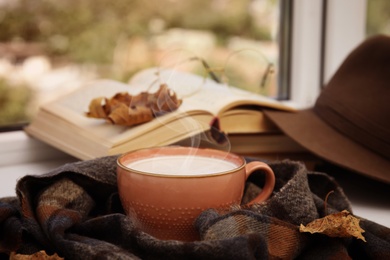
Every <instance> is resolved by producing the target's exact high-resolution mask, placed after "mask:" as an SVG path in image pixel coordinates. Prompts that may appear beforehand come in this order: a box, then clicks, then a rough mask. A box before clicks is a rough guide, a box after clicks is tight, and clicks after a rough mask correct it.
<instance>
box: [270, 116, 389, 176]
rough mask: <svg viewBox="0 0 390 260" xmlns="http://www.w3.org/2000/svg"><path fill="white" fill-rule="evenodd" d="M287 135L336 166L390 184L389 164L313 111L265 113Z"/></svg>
mask: <svg viewBox="0 0 390 260" xmlns="http://www.w3.org/2000/svg"><path fill="white" fill-rule="evenodd" d="M264 112H265V115H266V116H267V117H268V118H269V119H271V120H272V121H273V122H274V123H275V124H276V125H277V126H278V127H279V128H280V129H281V130H282V131H283V132H284V133H285V134H286V135H288V136H289V137H291V138H292V139H293V140H295V141H296V142H297V143H299V144H300V145H302V146H303V147H304V148H306V149H307V150H309V151H310V152H312V153H313V154H315V155H317V156H318V157H320V158H322V159H325V160H327V161H329V162H331V163H333V164H336V165H339V166H342V167H345V168H347V169H349V170H352V171H355V172H358V173H361V174H363V175H366V176H368V177H371V178H374V179H377V180H380V181H384V182H387V183H390V161H389V160H387V159H386V158H384V157H382V156H380V155H378V154H376V153H374V152H372V151H371V150H369V149H367V148H365V147H364V146H362V145H360V144H358V143H356V142H354V141H352V140H351V139H349V138H348V137H346V136H344V135H343V134H341V133H340V132H338V131H337V130H335V129H334V128H333V127H331V126H329V125H328V124H327V123H326V122H324V121H323V120H322V119H321V118H319V117H318V116H317V115H316V114H315V112H314V111H313V109H306V110H301V111H297V112H281V111H271V110H268V111H264Z"/></svg>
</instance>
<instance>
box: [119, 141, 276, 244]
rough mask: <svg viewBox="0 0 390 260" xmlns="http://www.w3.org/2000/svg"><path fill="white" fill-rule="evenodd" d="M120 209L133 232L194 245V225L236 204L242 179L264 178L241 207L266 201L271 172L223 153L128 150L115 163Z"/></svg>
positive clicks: (178, 149)
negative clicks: (212, 211)
mask: <svg viewBox="0 0 390 260" xmlns="http://www.w3.org/2000/svg"><path fill="white" fill-rule="evenodd" d="M117 162H118V167H117V183H118V192H119V195H120V198H121V202H122V206H123V209H124V210H125V212H126V214H127V215H128V216H129V217H130V218H131V219H132V220H133V221H134V223H135V224H136V225H137V227H138V228H139V229H140V230H142V231H144V232H146V233H148V234H150V235H152V236H154V237H156V238H159V239H167V240H170V239H175V240H181V241H195V240H199V239H200V236H199V233H198V231H197V229H196V228H195V226H194V222H195V220H196V219H197V218H198V216H199V215H200V214H201V213H202V212H203V211H205V210H207V209H216V210H218V211H221V212H222V211H224V212H225V211H229V210H230V209H231V207H233V206H237V205H240V203H241V201H242V196H243V194H244V189H245V182H246V179H247V178H248V177H249V176H250V175H251V174H252V173H254V172H256V171H259V172H260V173H261V174H264V175H265V183H264V186H263V188H262V190H261V192H260V193H259V194H258V195H257V196H256V197H255V198H254V199H253V200H251V201H250V202H248V203H247V204H246V205H247V206H250V205H252V204H254V203H260V202H263V201H265V200H266V199H267V198H268V197H269V196H270V195H271V194H272V190H273V188H274V185H275V176H274V173H273V171H272V169H271V168H270V167H269V166H268V165H267V164H265V163H263V162H256V161H253V162H249V163H246V162H245V159H244V158H243V157H241V156H239V155H236V154H232V153H229V152H225V151H220V150H214V149H207V148H192V147H181V146H167V147H154V148H153V147H152V148H146V149H141V150H137V151H130V152H128V153H125V154H123V155H121V156H120V157H119V158H118V161H117Z"/></svg>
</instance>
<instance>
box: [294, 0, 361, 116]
mask: <svg viewBox="0 0 390 260" xmlns="http://www.w3.org/2000/svg"><path fill="white" fill-rule="evenodd" d="M287 1H288V0H287ZM293 8H294V10H293V21H292V27H293V28H292V41H291V44H292V46H291V63H290V85H289V86H290V100H291V101H292V103H294V104H296V105H297V107H298V108H302V109H303V108H308V107H312V106H313V105H314V103H315V101H316V99H317V97H318V95H319V94H320V91H321V89H322V87H324V85H326V83H327V82H328V81H329V79H330V78H331V77H332V75H333V74H334V73H335V71H336V70H337V68H338V67H339V66H340V64H341V62H342V61H343V60H344V59H345V57H346V56H347V55H348V53H349V52H350V51H351V50H352V49H353V48H355V47H356V46H357V45H358V44H359V43H360V42H361V41H363V40H364V39H365V37H366V36H365V35H366V33H365V31H366V13H367V0H343V1H339V0H299V1H293ZM351 9H352V11H351Z"/></svg>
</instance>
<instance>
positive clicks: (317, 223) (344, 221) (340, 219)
mask: <svg viewBox="0 0 390 260" xmlns="http://www.w3.org/2000/svg"><path fill="white" fill-rule="evenodd" d="M359 222H360V219H358V218H356V217H354V216H353V215H352V214H351V213H350V212H349V211H347V210H343V211H341V212H338V213H334V214H330V215H328V216H326V217H324V218H320V219H316V220H314V221H312V222H310V223H309V224H307V225H306V226H304V225H302V224H301V226H300V227H299V231H300V232H310V233H311V234H313V233H320V234H324V235H327V236H329V237H356V238H358V239H361V240H363V241H364V242H366V240H365V238H364V237H363V235H362V233H363V232H364V230H363V229H362V228H361V227H360V225H359Z"/></svg>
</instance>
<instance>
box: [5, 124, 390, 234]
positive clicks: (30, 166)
mask: <svg viewBox="0 0 390 260" xmlns="http://www.w3.org/2000/svg"><path fill="white" fill-rule="evenodd" d="M75 161H78V159H76V158H74V157H72V156H69V155H67V154H65V153H63V152H61V151H58V150H57V149H55V148H53V147H50V146H48V145H46V144H44V143H42V142H40V141H38V140H35V139H33V138H30V137H28V136H27V135H26V134H25V133H24V132H23V131H16V132H9V133H1V134H0V198H2V197H7V196H15V186H16V182H17V181H18V179H20V178H21V177H23V176H25V175H34V174H43V173H46V172H49V171H50V170H52V169H54V168H56V167H58V166H61V165H63V164H65V163H69V162H75ZM334 177H335V178H336V180H337V181H338V183H339V184H340V185H341V187H343V189H344V191H345V193H346V194H347V196H348V198H349V199H350V201H351V203H352V208H353V212H354V214H356V215H358V216H360V217H363V218H366V219H369V220H371V221H374V222H376V223H379V224H382V225H384V226H387V227H390V203H389V200H388V198H389V197H390V189H389V186H388V185H384V184H383V183H378V182H375V181H371V180H369V181H367V179H365V178H364V177H361V176H358V175H356V176H352V177H351V176H334Z"/></svg>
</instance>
